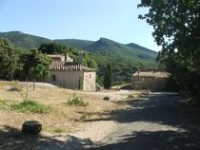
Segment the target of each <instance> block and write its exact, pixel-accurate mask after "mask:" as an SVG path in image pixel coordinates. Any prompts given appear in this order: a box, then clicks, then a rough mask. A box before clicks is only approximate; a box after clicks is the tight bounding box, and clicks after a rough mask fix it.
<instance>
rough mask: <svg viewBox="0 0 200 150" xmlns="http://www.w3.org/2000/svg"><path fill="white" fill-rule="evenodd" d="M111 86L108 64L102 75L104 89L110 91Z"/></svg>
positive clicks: (110, 70) (110, 71)
mask: <svg viewBox="0 0 200 150" xmlns="http://www.w3.org/2000/svg"><path fill="white" fill-rule="evenodd" d="M111 86H112V69H111V66H110V64H108V65H107V68H106V70H105V74H104V88H106V89H110V87H111Z"/></svg>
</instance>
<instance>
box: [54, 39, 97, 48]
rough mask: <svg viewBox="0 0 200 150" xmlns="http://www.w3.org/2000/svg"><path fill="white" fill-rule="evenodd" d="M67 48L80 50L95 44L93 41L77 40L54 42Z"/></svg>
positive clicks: (58, 40)
mask: <svg viewBox="0 0 200 150" xmlns="http://www.w3.org/2000/svg"><path fill="white" fill-rule="evenodd" d="M53 41H54V42H58V43H60V44H62V45H64V46H67V47H75V48H78V49H83V48H84V47H87V46H89V45H91V44H92V43H93V41H86V40H77V39H57V40H53Z"/></svg>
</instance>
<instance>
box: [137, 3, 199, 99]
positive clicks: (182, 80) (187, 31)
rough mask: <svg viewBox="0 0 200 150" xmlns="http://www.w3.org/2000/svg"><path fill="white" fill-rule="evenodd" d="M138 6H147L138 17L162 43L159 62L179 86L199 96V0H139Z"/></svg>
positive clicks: (159, 43) (158, 41)
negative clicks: (152, 29)
mask: <svg viewBox="0 0 200 150" xmlns="http://www.w3.org/2000/svg"><path fill="white" fill-rule="evenodd" d="M138 7H147V8H149V11H148V13H146V14H143V15H139V18H140V19H145V20H146V21H147V23H148V24H150V25H152V26H153V28H154V32H153V34H152V35H153V37H154V38H155V41H156V43H157V44H158V45H160V46H162V50H161V53H160V55H159V60H160V62H161V63H164V64H165V65H166V69H167V70H168V71H169V72H170V73H171V74H172V76H173V77H174V79H175V81H176V82H177V83H179V87H180V88H181V89H186V90H188V91H190V92H191V93H193V95H195V96H197V97H200V83H199V82H200V80H199V78H200V44H199V43H200V2H199V0H167V1H166V0H141V3H140V4H139V5H138ZM195 80H196V81H195Z"/></svg>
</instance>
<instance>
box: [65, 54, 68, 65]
mask: <svg viewBox="0 0 200 150" xmlns="http://www.w3.org/2000/svg"><path fill="white" fill-rule="evenodd" d="M67 58H68V54H67V53H65V63H66V62H67Z"/></svg>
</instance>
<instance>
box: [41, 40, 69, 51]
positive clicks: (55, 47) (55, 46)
mask: <svg viewBox="0 0 200 150" xmlns="http://www.w3.org/2000/svg"><path fill="white" fill-rule="evenodd" d="M38 50H39V51H41V52H42V53H46V54H61V53H66V51H67V47H65V46H63V45H61V44H59V43H56V42H52V43H43V44H41V45H40V47H39V48H38Z"/></svg>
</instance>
